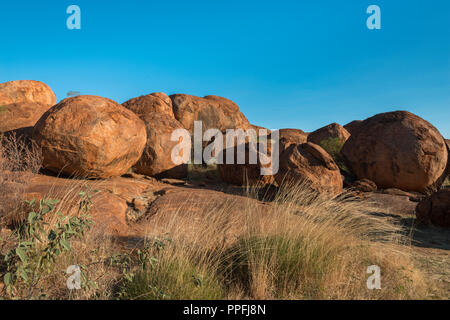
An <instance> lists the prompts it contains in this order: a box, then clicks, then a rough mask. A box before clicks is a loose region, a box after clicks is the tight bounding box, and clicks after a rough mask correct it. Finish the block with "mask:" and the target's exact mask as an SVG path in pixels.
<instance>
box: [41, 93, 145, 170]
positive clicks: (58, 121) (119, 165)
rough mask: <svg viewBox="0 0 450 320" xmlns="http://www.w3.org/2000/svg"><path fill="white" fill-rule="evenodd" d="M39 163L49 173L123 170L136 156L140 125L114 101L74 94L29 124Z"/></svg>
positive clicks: (141, 146)
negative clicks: (37, 146)
mask: <svg viewBox="0 0 450 320" xmlns="http://www.w3.org/2000/svg"><path fill="white" fill-rule="evenodd" d="M33 138H34V139H35V140H36V142H37V143H38V145H39V146H41V147H42V154H43V159H44V160H43V165H44V167H45V168H46V169H48V170H50V171H53V172H55V173H58V174H59V173H63V174H67V175H71V176H72V175H74V176H81V177H85V178H109V177H112V176H120V175H122V174H124V173H126V172H127V171H128V169H129V168H131V166H133V165H134V164H135V163H136V162H137V161H138V160H139V158H140V157H141V155H142V152H143V150H144V147H145V144H146V140H147V134H146V130H145V124H144V122H143V121H142V120H140V119H139V118H138V116H137V115H135V114H134V113H133V112H131V111H130V110H128V109H126V108H124V107H122V106H121V105H120V104H118V103H116V102H114V101H112V100H109V99H106V98H102V97H97V96H78V97H74V98H68V99H65V100H63V101H61V102H60V103H59V104H57V105H56V106H54V107H52V108H51V109H50V110H48V111H47V112H46V113H45V114H44V115H43V116H42V118H41V119H40V120H39V121H38V123H37V124H36V126H35V128H34V132H33Z"/></svg>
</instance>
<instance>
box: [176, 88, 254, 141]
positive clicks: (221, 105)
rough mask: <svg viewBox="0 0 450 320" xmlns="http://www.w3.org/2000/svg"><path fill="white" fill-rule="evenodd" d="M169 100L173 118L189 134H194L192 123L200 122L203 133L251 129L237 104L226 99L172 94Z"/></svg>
mask: <svg viewBox="0 0 450 320" xmlns="http://www.w3.org/2000/svg"><path fill="white" fill-rule="evenodd" d="M170 98H171V99H172V104H173V112H174V114H175V118H176V119H177V120H178V121H180V122H181V124H182V125H183V127H185V128H186V129H187V130H189V131H190V132H191V133H193V132H194V121H202V127H203V131H206V130H208V129H218V130H220V131H222V132H223V131H225V130H227V129H243V130H248V129H250V128H251V125H250V123H249V122H248V120H247V118H246V117H245V116H244V115H243V114H242V112H241V111H240V110H239V107H238V106H237V104H235V103H234V102H233V101H231V100H228V99H226V98H222V97H218V96H206V97H204V98H200V97H196V96H191V95H187V94H174V95H171V96H170Z"/></svg>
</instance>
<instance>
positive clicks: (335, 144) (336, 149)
mask: <svg viewBox="0 0 450 320" xmlns="http://www.w3.org/2000/svg"><path fill="white" fill-rule="evenodd" d="M344 143H345V142H343V141H341V140H340V139H339V138H337V137H336V138H328V139H326V140H322V141H321V142H320V146H321V147H322V148H323V149H324V150H325V151H326V152H328V154H329V155H330V156H331V157H332V158H333V160H334V162H336V164H337V166H338V167H339V169H340V171H341V173H342V175H343V176H344V178H345V180H346V181H347V182H353V181H354V180H355V175H354V174H353V172H352V171H351V170H350V169H349V168H348V167H347V165H346V164H345V160H344V157H343V156H342V154H341V150H342V147H343V146H344Z"/></svg>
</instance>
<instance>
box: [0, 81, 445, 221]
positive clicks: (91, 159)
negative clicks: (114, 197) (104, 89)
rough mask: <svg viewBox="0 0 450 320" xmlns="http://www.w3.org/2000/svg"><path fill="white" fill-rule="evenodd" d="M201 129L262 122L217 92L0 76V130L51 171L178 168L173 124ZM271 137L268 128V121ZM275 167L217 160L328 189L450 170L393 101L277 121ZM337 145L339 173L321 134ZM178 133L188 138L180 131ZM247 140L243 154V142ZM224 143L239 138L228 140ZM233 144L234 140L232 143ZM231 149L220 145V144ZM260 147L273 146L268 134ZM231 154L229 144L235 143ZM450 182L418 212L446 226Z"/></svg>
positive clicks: (438, 178) (224, 171)
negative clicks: (139, 91)
mask: <svg viewBox="0 0 450 320" xmlns="http://www.w3.org/2000/svg"><path fill="white" fill-rule="evenodd" d="M197 120H201V121H202V126H203V127H202V129H203V131H206V130H208V129H212V128H214V129H218V130H220V131H222V132H225V131H226V130H227V129H242V130H248V129H257V130H258V129H262V128H261V127H258V126H254V125H252V124H250V122H249V121H248V120H247V118H246V117H245V115H244V114H243V113H242V112H241V111H240V109H239V107H238V105H236V104H235V103H234V102H233V101H231V100H228V99H226V98H222V97H218V96H206V97H203V98H201V97H196V96H191V95H186V94H175V95H171V96H168V95H166V94H164V93H152V94H149V95H144V96H141V97H137V98H133V99H131V100H129V101H127V102H125V103H123V104H122V105H121V104H119V103H116V102H114V101H112V100H110V99H107V98H102V97H98V96H77V97H72V98H67V99H64V100H62V101H61V102H59V103H58V104H56V96H55V94H54V93H53V92H52V90H51V89H50V88H49V87H48V86H47V85H45V84H43V83H41V82H38V81H11V82H7V83H3V84H0V132H22V133H23V132H24V131H23V130H24V128H30V127H32V130H28V131H27V133H28V134H29V135H31V137H30V138H32V139H33V140H35V142H36V143H37V144H38V145H39V146H40V147H41V148H42V154H43V166H44V167H45V168H46V169H47V170H50V171H52V172H54V173H56V174H61V175H65V176H78V177H84V178H95V179H105V178H110V177H114V176H121V175H123V174H125V173H126V172H128V170H129V169H130V168H133V170H134V171H135V172H136V173H139V174H143V175H147V176H152V177H156V178H164V177H169V178H178V179H179V178H184V177H186V175H187V166H186V165H179V164H174V163H173V162H172V159H171V156H172V150H173V148H174V146H175V145H177V144H179V143H180V142H182V141H173V139H172V133H173V132H174V131H175V130H176V129H186V130H188V131H189V132H190V133H191V134H193V131H194V122H195V121H197ZM267 134H268V138H269V139H270V137H271V135H272V134H273V133H271V132H270V131H269V130H268V131H267ZM278 134H279V141H280V144H279V154H280V156H279V170H278V172H277V173H276V174H274V175H273V176H272V175H268V176H261V174H260V170H261V168H264V166H268V164H267V163H260V162H259V161H258V162H257V163H256V164H219V165H218V171H219V173H220V176H221V178H222V180H223V181H224V182H228V183H232V184H239V185H242V184H245V183H252V184H253V183H269V184H278V185H279V184H282V183H284V182H289V181H294V182H299V181H301V182H305V184H306V185H308V186H309V187H310V188H311V189H312V190H315V191H318V192H326V193H330V194H332V195H338V194H340V193H342V191H343V188H344V186H347V187H352V188H355V189H358V190H360V191H364V192H371V191H374V190H377V189H388V188H397V189H401V190H404V191H408V192H420V193H430V191H433V190H438V189H439V188H440V186H441V184H442V183H443V181H444V179H445V178H446V176H447V175H448V173H449V172H450V170H449V169H450V165H449V163H450V161H449V159H448V158H449V150H450V149H449V147H450V146H449V144H450V142H449V140H445V139H444V138H443V137H442V135H441V134H440V133H439V131H438V130H437V129H436V128H435V127H434V126H433V125H431V124H430V123H428V122H427V121H425V120H423V119H421V118H420V117H418V116H416V115H414V114H412V113H409V112H406V111H396V112H388V113H382V114H378V115H375V116H373V117H371V118H369V119H366V120H364V121H360V120H356V121H353V122H351V123H349V124H347V125H345V126H341V125H339V124H337V123H332V124H330V125H328V126H325V127H323V128H320V129H318V130H316V131H314V132H311V133H306V132H304V131H302V130H300V129H280V130H279V131H278ZM327 141H328V142H330V141H331V142H332V143H337V144H338V145H340V146H341V147H342V150H340V152H339V157H342V159H343V160H344V162H345V165H346V166H347V167H348V169H349V170H351V172H352V174H353V175H354V178H355V179H354V181H353V182H351V183H349V182H348V181H344V176H343V175H342V168H340V164H339V163H337V162H336V158H335V155H333V154H332V153H330V152H327V150H325V149H326V147H325V145H326V144H324V142H327ZM183 143H187V142H186V141H185V142H183ZM244 143H245V144H246V146H245V150H246V157H247V160H248V151H249V148H251V145H250V144H249V142H248V141H245V142H244ZM231 148H237V146H236V145H235V146H232V147H231ZM234 151H236V150H234ZM227 152H230V149H229V147H228V149H226V148H224V150H223V153H224V154H226V153H227ZM267 152H268V155H269V156H270V153H271V147H270V144H269V147H268V150H267ZM235 154H236V152H235ZM449 194H450V192H449V191H448V189H443V190H441V191H439V192H437V193H435V194H432V195H431V196H430V197H428V198H425V199H424V200H423V201H422V202H421V203H420V204H419V205H418V209H417V216H418V218H419V219H420V220H421V221H424V222H430V223H433V224H437V225H441V226H447V227H448V226H449V224H450V222H449V219H450V218H449V217H450V206H449V203H450V201H449Z"/></svg>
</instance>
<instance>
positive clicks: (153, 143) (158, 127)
mask: <svg viewBox="0 0 450 320" xmlns="http://www.w3.org/2000/svg"><path fill="white" fill-rule="evenodd" d="M140 118H141V119H142V120H143V121H144V123H145V126H146V129H147V144H146V146H145V149H144V152H143V154H142V157H141V158H140V159H139V161H138V162H137V163H136V164H135V165H134V169H135V171H136V172H137V173H140V174H145V175H147V176H154V177H158V178H176V179H180V178H184V177H186V175H187V164H177V163H174V159H172V151H173V150H174V148H175V146H176V145H177V144H180V143H184V144H186V146H187V148H180V152H183V151H182V150H184V149H187V150H190V147H189V144H190V141H172V133H173V132H174V131H175V130H177V129H184V128H183V126H182V125H181V123H180V122H178V121H177V120H175V119H174V118H173V117H171V116H169V115H167V114H162V113H158V112H153V113H149V114H145V115H141V116H140ZM180 156H182V155H180Z"/></svg>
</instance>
